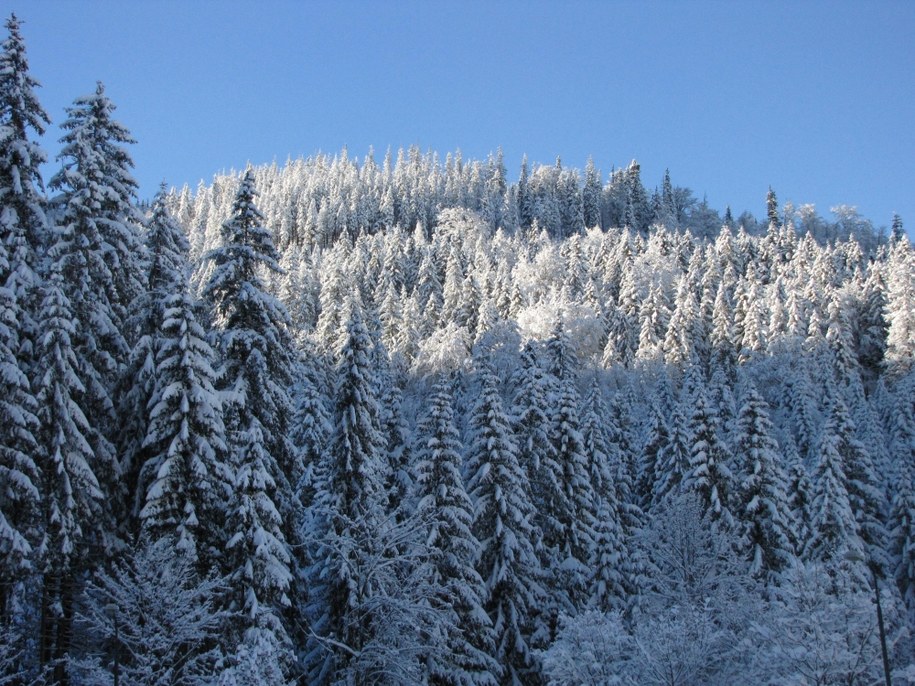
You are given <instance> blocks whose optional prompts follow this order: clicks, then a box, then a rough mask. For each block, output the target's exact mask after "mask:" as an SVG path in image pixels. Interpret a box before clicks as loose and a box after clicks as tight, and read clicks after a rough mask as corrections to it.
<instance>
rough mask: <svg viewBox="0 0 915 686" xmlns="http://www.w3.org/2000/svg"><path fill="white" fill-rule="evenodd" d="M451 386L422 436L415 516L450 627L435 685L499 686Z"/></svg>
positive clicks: (436, 663) (434, 668) (441, 391)
mask: <svg viewBox="0 0 915 686" xmlns="http://www.w3.org/2000/svg"><path fill="white" fill-rule="evenodd" d="M448 385H449V381H448V379H447V377H443V378H442V379H441V380H440V381H439V382H438V384H437V385H436V388H435V391H434V394H433V396H432V399H431V401H430V405H429V409H428V412H427V414H426V415H425V416H424V418H423V420H422V421H421V423H420V425H419V427H418V429H417V434H418V437H419V445H418V446H417V453H418V463H417V488H418V498H417V500H418V505H417V512H416V517H417V520H418V521H419V522H420V524H421V526H423V527H424V529H425V542H426V545H428V546H430V547H431V548H432V549H433V550H434V551H435V552H436V554H435V555H434V557H433V563H432V574H433V577H434V578H433V580H432V581H433V587H435V588H438V589H440V592H439V593H438V594H436V596H435V597H434V599H433V604H434V609H435V610H436V611H437V612H439V613H443V614H446V615H449V621H447V622H444V626H445V627H446V628H447V629H446V630H447V635H446V637H445V648H446V649H445V655H446V656H447V658H446V659H445V660H441V659H438V660H431V661H430V664H429V665H428V668H429V683H430V684H434V685H436V686H445V685H446V684H448V685H454V686H477V685H482V684H490V685H493V686H494V685H495V684H498V683H499V681H498V679H499V675H500V673H501V668H500V666H499V663H498V662H497V661H496V659H495V657H494V655H495V640H494V638H495V637H494V634H493V628H492V623H491V621H490V619H489V615H487V614H486V611H485V610H484V608H483V603H484V598H485V589H484V586H483V579H482V578H481V577H480V575H479V573H478V572H477V571H476V568H475V567H474V560H475V558H476V554H477V551H478V549H479V547H480V542H479V541H478V540H477V539H476V537H475V536H474V535H473V531H472V527H473V515H474V513H473V504H472V503H471V501H470V497H469V496H468V495H467V491H466V489H465V487H464V481H463V479H462V477H461V464H462V458H461V450H462V446H461V443H460V437H459V435H458V432H457V429H456V428H455V426H454V416H453V410H452V408H451V394H450V392H449V390H448Z"/></svg>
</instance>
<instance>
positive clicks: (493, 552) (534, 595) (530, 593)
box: [466, 365, 548, 686]
mask: <svg viewBox="0 0 915 686" xmlns="http://www.w3.org/2000/svg"><path fill="white" fill-rule="evenodd" d="M480 376H481V377H482V378H481V379H480V383H481V390H480V395H479V399H478V400H477V402H476V404H475V406H474V408H473V412H472V414H471V417H470V427H469V432H470V439H469V443H468V446H467V457H466V465H467V466H466V469H467V473H468V475H469V478H468V480H467V488H468V491H469V492H470V495H471V498H472V500H473V502H474V512H475V517H474V523H473V532H474V535H475V536H476V537H477V539H478V540H479V541H480V550H479V553H478V555H477V570H478V571H479V573H480V576H481V577H482V578H483V583H484V589H485V593H484V607H485V609H486V611H487V613H488V614H489V617H490V619H491V620H492V624H493V629H494V631H495V642H496V653H495V654H496V658H497V659H498V660H499V663H500V665H501V667H502V670H503V672H502V680H501V683H502V684H506V685H507V684H511V685H512V686H515V685H520V684H527V683H532V682H533V680H535V679H536V678H537V677H536V674H537V673H538V671H539V670H538V666H537V656H536V653H535V649H536V648H538V647H539V645H540V644H541V642H543V641H545V640H546V639H547V638H548V637H547V636H546V635H545V634H544V632H543V629H542V627H540V626H539V619H538V616H537V615H538V611H539V609H540V608H541V604H542V602H543V599H544V589H543V588H542V587H541V579H540V577H541V571H540V565H539V563H538V560H537V556H536V555H535V553H534V548H533V545H532V543H531V539H532V537H533V526H532V524H531V520H532V518H533V507H532V505H531V503H530V500H528V497H527V494H526V493H525V491H524V487H523V484H524V473H523V472H522V471H521V467H520V465H519V464H518V452H517V451H518V448H517V446H516V444H515V439H514V436H513V435H512V431H511V427H510V426H509V422H508V417H507V416H506V415H505V412H504V410H503V409H502V400H501V398H500V397H499V389H498V387H497V385H496V378H495V375H494V373H493V371H492V369H491V368H489V367H488V366H485V365H484V366H483V367H482V369H480Z"/></svg>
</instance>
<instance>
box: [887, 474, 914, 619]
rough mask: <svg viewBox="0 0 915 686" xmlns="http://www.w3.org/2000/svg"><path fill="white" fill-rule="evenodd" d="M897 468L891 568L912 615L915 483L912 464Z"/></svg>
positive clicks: (892, 515)
mask: <svg viewBox="0 0 915 686" xmlns="http://www.w3.org/2000/svg"><path fill="white" fill-rule="evenodd" d="M899 472H900V483H899V484H897V490H896V497H895V498H894V499H893V507H892V511H891V513H890V527H891V529H890V572H891V574H892V576H893V578H895V580H896V584H897V586H898V587H899V592H900V593H901V594H902V599H903V601H905V604H906V607H907V608H908V610H909V613H910V615H912V616H915V485H913V483H912V469H911V466H909V465H906V466H905V467H903V468H901V469H900V470H899Z"/></svg>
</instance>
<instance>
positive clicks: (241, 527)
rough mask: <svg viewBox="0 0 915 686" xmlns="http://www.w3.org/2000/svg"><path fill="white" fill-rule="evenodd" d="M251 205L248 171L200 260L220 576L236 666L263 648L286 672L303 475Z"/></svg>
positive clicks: (262, 242)
mask: <svg viewBox="0 0 915 686" xmlns="http://www.w3.org/2000/svg"><path fill="white" fill-rule="evenodd" d="M255 197H256V192H255V189H254V174H253V172H252V171H251V170H250V169H249V170H248V171H247V172H245V175H244V177H243V178H242V180H241V184H240V185H239V188H238V191H237V193H236V195H235V200H234V202H233V205H232V213H231V216H230V217H229V219H228V220H227V221H226V222H225V223H224V224H223V225H222V245H221V246H220V247H217V248H214V249H213V250H211V251H210V252H208V253H207V254H206V255H205V256H204V259H205V260H206V261H207V262H209V263H211V264H212V272H211V273H210V277H209V280H208V281H207V283H206V285H205V286H204V289H203V295H204V297H205V298H206V299H207V300H208V301H209V303H210V305H211V307H212V311H213V320H214V324H215V326H216V346H217V348H218V350H219V352H220V353H221V360H222V367H221V369H220V372H219V378H220V386H219V390H220V391H221V393H222V397H223V407H224V410H225V428H226V433H227V438H228V444H229V451H230V464H231V467H232V471H233V472H234V474H233V477H234V484H233V499H232V503H231V505H230V516H229V518H228V522H227V531H228V535H229V541H228V543H227V547H228V555H227V557H226V567H225V572H226V573H227V574H228V576H229V578H230V583H231V584H232V592H233V600H232V602H233V607H234V608H235V609H236V610H237V611H238V612H239V626H238V628H239V631H240V632H241V633H240V637H241V642H240V644H239V646H240V648H239V649H240V650H241V651H242V652H238V653H236V658H237V659H241V656H242V654H243V653H246V651H248V650H251V649H253V647H254V646H257V645H262V644H263V642H264V641H267V642H268V643H269V645H271V646H274V647H275V648H276V651H277V656H276V660H277V662H278V663H280V664H281V665H282V667H284V668H287V669H288V667H289V664H288V663H289V661H290V659H291V657H290V655H289V639H288V632H287V629H286V626H285V623H284V621H283V615H284V614H285V613H286V611H287V608H289V607H290V605H291V601H290V598H289V593H290V582H291V579H292V569H291V567H292V564H293V562H292V557H291V553H290V543H291V542H294V541H295V539H294V538H293V537H294V536H296V535H297V528H296V527H295V524H296V523H297V521H298V519H299V517H300V508H299V507H297V506H296V500H295V498H294V492H293V489H292V486H291V484H295V483H297V482H298V479H299V477H300V475H301V472H302V470H301V468H300V465H299V464H298V461H297V455H296V452H295V450H294V448H293V446H292V444H291V441H290V439H289V420H290V416H291V413H292V407H291V401H290V399H289V395H288V393H287V390H286V389H287V388H288V387H289V386H290V385H291V373H292V360H291V350H292V345H291V340H290V337H289V334H288V331H287V326H288V315H287V314H286V310H285V309H284V308H283V306H282V305H281V304H280V303H279V301H278V300H277V299H276V298H275V297H274V296H273V295H271V294H270V293H268V292H267V291H266V288H265V285H264V282H263V277H262V274H263V273H264V272H267V271H272V272H274V273H278V272H279V264H278V262H277V253H276V249H275V248H274V246H273V240H272V238H271V235H270V232H269V231H268V230H267V229H266V228H265V227H264V226H263V215H262V214H261V213H260V211H259V210H258V209H257V207H256V206H255V204H254V199H255Z"/></svg>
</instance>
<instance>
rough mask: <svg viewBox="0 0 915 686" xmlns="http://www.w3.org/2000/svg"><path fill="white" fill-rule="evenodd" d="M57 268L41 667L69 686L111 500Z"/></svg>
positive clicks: (47, 390) (48, 342)
mask: <svg viewBox="0 0 915 686" xmlns="http://www.w3.org/2000/svg"><path fill="white" fill-rule="evenodd" d="M70 286H71V284H65V282H64V279H63V277H62V276H61V274H60V272H59V271H57V265H54V266H52V268H51V273H50V275H49V278H48V280H47V283H46V286H45V296H44V300H43V303H42V308H41V316H40V319H39V328H38V331H39V343H40V346H39V349H38V361H37V368H36V370H37V373H38V383H37V389H36V390H37V400H38V422H39V434H38V443H39V446H40V448H39V450H40V452H39V460H38V469H39V470H40V473H41V481H42V483H41V487H40V492H41V496H42V497H41V507H42V514H43V520H44V531H43V538H42V541H41V543H40V545H39V547H38V550H39V556H40V560H39V564H40V572H41V574H42V589H41V608H40V629H39V646H38V661H39V664H40V665H41V666H43V667H44V666H48V667H51V666H53V668H54V670H55V671H54V676H55V682H59V681H61V679H63V680H64V682H65V677H64V674H65V668H64V665H63V663H62V662H60V661H61V660H63V658H64V657H65V656H66V655H67V653H68V652H69V650H70V642H71V638H72V626H73V611H74V607H73V605H74V600H75V597H76V593H77V588H76V584H77V578H78V574H79V572H80V571H81V570H82V569H84V568H85V566H86V564H87V562H89V561H94V560H95V559H96V555H97V553H98V552H99V551H100V550H101V546H100V544H101V539H102V538H103V537H104V535H105V533H106V531H105V529H104V527H105V520H104V519H102V518H101V516H100V515H101V512H102V500H103V498H104V494H103V492H102V490H101V489H100V488H99V480H98V478H97V476H96V474H95V472H94V470H93V465H94V464H97V463H95V461H94V459H93V458H94V457H95V455H94V454H93V448H92V446H91V444H90V441H89V436H90V435H91V433H92V429H91V427H90V425H89V422H88V420H87V417H86V415H87V410H86V407H85V406H84V405H83V403H84V402H85V398H86V396H87V393H86V385H87V384H86V381H85V376H84V373H85V372H84V369H85V367H84V366H83V365H81V362H82V361H81V360H80V359H79V357H78V355H77V352H76V351H75V349H74V346H73V344H72V341H73V338H74V337H75V335H76V327H77V320H76V317H75V316H74V312H73V310H72V308H71V306H70V300H69V299H68V298H67V296H66V295H65V294H64V288H68V287H70Z"/></svg>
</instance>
